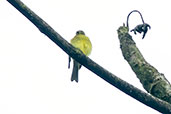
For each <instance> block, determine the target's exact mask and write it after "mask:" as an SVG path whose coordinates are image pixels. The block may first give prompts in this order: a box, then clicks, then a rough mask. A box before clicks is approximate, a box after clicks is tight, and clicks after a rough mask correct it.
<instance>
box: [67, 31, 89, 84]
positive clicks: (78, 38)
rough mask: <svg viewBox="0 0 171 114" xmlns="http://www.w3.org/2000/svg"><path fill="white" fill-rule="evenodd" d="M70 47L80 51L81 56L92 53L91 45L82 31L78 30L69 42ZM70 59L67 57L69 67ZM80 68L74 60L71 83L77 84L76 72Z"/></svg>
mask: <svg viewBox="0 0 171 114" xmlns="http://www.w3.org/2000/svg"><path fill="white" fill-rule="evenodd" d="M70 43H71V45H72V46H74V47H75V48H78V49H80V50H81V51H82V52H83V54H85V55H86V56H89V55H90V53H91V51H92V43H91V41H90V39H89V38H88V37H87V36H86V35H85V33H84V31H82V30H78V31H77V32H76V35H75V36H74V38H72V39H71V41H70ZM70 61H71V58H70V57H69V66H68V68H69V67H70ZM80 68H81V64H79V63H78V62H77V61H76V60H73V70H72V75H71V81H76V82H77V83H78V71H79V69H80Z"/></svg>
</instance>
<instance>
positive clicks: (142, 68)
mask: <svg viewBox="0 0 171 114" xmlns="http://www.w3.org/2000/svg"><path fill="white" fill-rule="evenodd" d="M124 30H125V31H124ZM118 35H119V40H120V47H121V50H122V54H123V56H124V58H125V59H126V60H127V62H128V63H129V65H130V66H131V68H132V70H133V71H134V72H135V74H136V75H137V77H138V78H139V80H140V82H141V83H142V85H143V87H144V89H145V90H146V91H147V92H149V93H150V94H152V95H153V96H155V97H157V98H159V99H162V100H164V101H167V102H168V103H170V104H171V86H170V83H169V81H168V80H167V79H166V78H165V76H164V74H162V73H159V72H158V71H157V69H155V68H154V67H153V66H151V65H150V64H149V63H148V62H146V60H145V59H144V57H143V56H142V54H141V52H140V51H139V50H138V48H137V47H136V44H135V42H134V41H133V39H132V37H131V36H130V35H129V33H128V27H125V26H122V27H120V28H119V29H118Z"/></svg>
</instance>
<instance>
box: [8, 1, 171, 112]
mask: <svg viewBox="0 0 171 114" xmlns="http://www.w3.org/2000/svg"><path fill="white" fill-rule="evenodd" d="M7 1H8V2H9V3H10V4H11V5H13V6H14V7H15V8H16V9H17V10H18V11H20V12H21V13H22V14H23V15H24V16H25V17H27V18H28V19H29V20H30V21H31V22H32V23H33V24H34V25H35V26H36V27H37V28H38V29H39V30H40V31H41V32H42V33H44V34H45V35H47V36H48V37H49V38H50V39H51V40H52V41H53V42H54V43H56V44H57V45H58V46H59V47H60V48H61V49H62V50H64V51H65V52H66V53H67V54H68V55H69V56H71V57H72V58H74V59H75V60H76V61H78V62H79V63H81V64H82V65H84V66H85V67H86V68H88V69H89V70H91V71H92V72H94V73H95V74H97V75H98V76H99V77H101V78H102V79H104V80H105V81H107V82H108V83H110V84H111V85H113V86H115V87H117V88H118V89H120V90H121V91H123V92H124V93H126V94H128V95H130V96H131V97H133V98H135V99H137V100H138V101H140V102H142V103H143V104H145V105H147V106H149V107H151V108H153V109H155V110H158V111H159V112H162V113H171V105H170V104H169V103H167V102H164V101H162V100H159V99H157V98H154V97H152V96H151V95H148V94H147V93H145V92H143V91H141V90H139V89H138V88H136V87H134V86H132V85H131V84H129V83H127V82H125V81H123V80H121V79H120V78H118V77H116V76H115V75H114V74H112V73H110V72H109V71H107V70H106V69H104V68H102V67H101V66H99V65H98V64H96V63H95V62H94V61H92V60H91V59H89V58H88V57H86V56H85V55H84V54H81V53H78V51H77V50H76V49H75V48H74V47H73V46H71V45H70V43H68V42H67V41H66V40H64V38H62V37H61V36H60V35H59V34H58V33H57V32H55V30H54V29H53V28H51V27H50V26H49V25H48V24H47V23H46V22H45V21H43V20H42V19H41V18H40V17H39V16H37V15H36V14H35V13H34V12H33V11H31V10H30V9H29V8H28V7H27V6H26V5H24V4H23V3H22V2H21V1H20V0H7Z"/></svg>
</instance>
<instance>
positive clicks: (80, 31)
mask: <svg viewBox="0 0 171 114" xmlns="http://www.w3.org/2000/svg"><path fill="white" fill-rule="evenodd" d="M79 34H82V35H85V33H84V31H82V30H79V31H77V32H76V35H79Z"/></svg>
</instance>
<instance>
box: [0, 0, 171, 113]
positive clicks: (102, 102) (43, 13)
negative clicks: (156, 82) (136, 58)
mask: <svg viewBox="0 0 171 114" xmlns="http://www.w3.org/2000/svg"><path fill="white" fill-rule="evenodd" d="M22 1H23V2H24V3H25V4H26V5H27V6H28V7H30V8H31V9H32V10H33V11H34V12H35V13H37V14H38V15H39V16H40V17H41V18H43V19H44V20H45V21H46V22H47V23H48V24H50V26H52V27H53V28H54V29H55V30H56V31H57V32H58V33H59V34H60V35H62V36H63V37H64V38H65V39H66V40H67V41H70V39H71V38H73V37H74V35H75V32H76V31H77V30H80V29H81V30H84V32H85V33H86V35H87V36H88V37H89V38H90V40H91V42H92V45H93V50H92V53H91V55H90V58H91V59H92V60H94V61H95V62H97V63H98V64H100V65H101V66H103V67H104V68H106V69H107V70H109V71H110V72H112V73H113V74H115V75H117V76H118V77H120V78H121V79H123V80H125V81H127V82H129V83H131V84H133V85H134V86H136V87H138V88H139V89H141V90H143V91H145V90H144V89H143V87H142V85H141V84H140V82H139V80H138V79H137V78H136V75H135V74H134V73H133V72H132V70H131V68H130V67H129V65H128V63H127V62H126V61H125V60H124V58H123V56H122V53H121V50H120V46H119V41H118V37H117V32H116V30H117V29H118V27H119V26H121V25H122V24H123V23H125V22H126V17H127V15H128V13H129V12H130V11H132V10H134V9H136V10H139V11H140V12H141V13H142V15H143V17H144V20H145V22H146V23H149V24H150V25H151V27H152V29H151V30H149V31H148V33H147V35H146V37H145V39H144V40H142V39H141V38H142V35H141V34H138V35H136V36H135V35H134V34H133V33H131V35H132V36H133V39H134V40H135V42H136V44H137V47H138V48H139V49H140V51H141V52H142V54H143V56H144V57H145V59H146V60H147V62H149V63H150V64H151V65H153V66H154V67H155V68H157V69H158V71H159V72H161V73H164V74H165V76H166V78H167V79H168V80H169V81H170V80H171V77H170V75H171V70H170V64H171V60H170V58H171V54H170V48H171V45H170V42H171V34H170V26H171V25H170V24H171V23H170V20H171V17H170V10H171V8H170V1H169V0H155V1H150V0H143V1H142V0H141V1H138V0H129V1H128V0H125V1H124V0H22ZM0 14H1V18H0V19H1V20H0V113H2V114H95V113H98V114H113V113H131V114H137V113H146V114H152V113H153V114H158V112H157V111H155V110H153V109H151V108H149V107H147V106H145V105H143V104H142V103H140V102H138V101H136V100H134V99H133V98H131V97H129V96H128V95H126V94H124V93H123V92H121V91H119V90H118V89H116V88H115V87H113V86H111V85H110V84H108V83H107V82H105V81H104V80H102V79H101V78H99V77H98V76H96V75H95V74H93V73H92V72H91V71H88V70H87V69H86V68H84V67H82V68H81V70H80V72H79V83H78V84H77V83H75V82H71V81H70V76H71V71H72V69H68V68H67V65H68V55H67V54H66V53H65V52H63V51H62V50H61V49H60V48H59V47H58V46H56V44H54V43H53V42H52V41H51V40H49V39H48V38H47V37H46V36H45V35H43V34H42V33H40V32H39V30H38V29H37V28H36V27H35V26H34V25H33V24H32V23H30V22H29V21H28V20H27V19H26V18H25V17H24V16H23V15H22V14H21V13H19V12H18V11H17V10H16V9H15V8H13V6H11V5H10V4H9V3H8V2H6V1H5V0H0ZM140 23H141V20H140V17H139V15H138V14H137V13H134V14H132V15H131V17H130V28H134V27H135V26H136V25H138V24H140ZM71 65H72V64H71Z"/></svg>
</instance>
